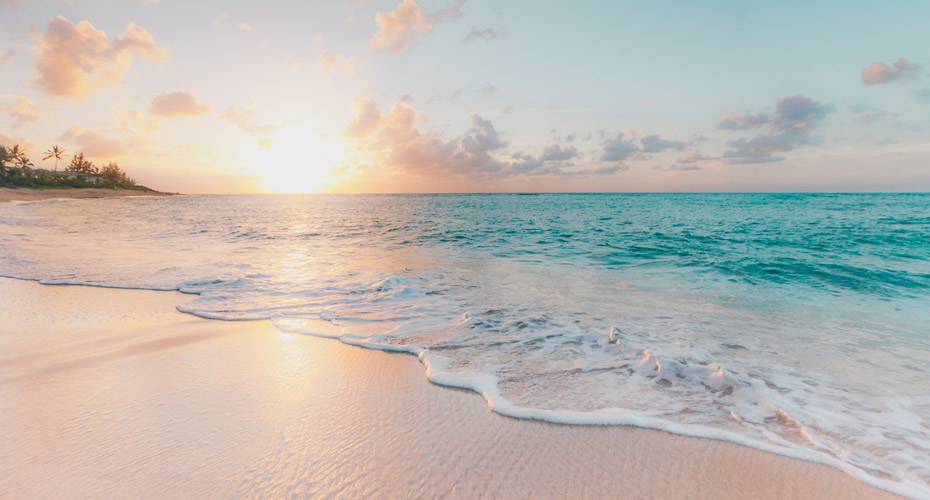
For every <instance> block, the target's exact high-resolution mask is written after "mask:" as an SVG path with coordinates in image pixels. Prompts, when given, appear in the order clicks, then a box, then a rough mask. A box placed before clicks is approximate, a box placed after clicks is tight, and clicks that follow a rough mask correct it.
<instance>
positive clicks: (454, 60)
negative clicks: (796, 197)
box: [0, 0, 930, 192]
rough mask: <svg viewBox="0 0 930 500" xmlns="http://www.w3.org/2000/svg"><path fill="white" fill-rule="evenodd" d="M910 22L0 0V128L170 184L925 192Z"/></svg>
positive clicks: (838, 10)
mask: <svg viewBox="0 0 930 500" xmlns="http://www.w3.org/2000/svg"><path fill="white" fill-rule="evenodd" d="M58 16H61V17H60V18H59V17H58ZM926 19H930V2H922V1H909V2H905V1H898V2H885V3H883V4H881V5H879V4H877V3H873V2H861V3H858V4H857V3H847V2H777V3H776V2H765V3H762V2H756V3H748V2H729V1H715V2H671V1H666V2H594V1H583V2H574V3H572V4H566V3H562V2H560V3H555V2H548V3H541V2H515V1H510V2H502V1H480V0H451V1H445V0H444V1H429V0H422V1H415V0H404V1H403V2H399V1H397V0H391V1H380V0H367V1H366V0H356V1H355V2H303V3H301V5H295V4H294V3H293V2H278V1H274V0H269V1H266V2H262V3H261V4H260V6H256V5H255V4H254V2H244V1H225V2H219V1H216V2H213V1H198V2H180V1H175V0H161V1H157V2H153V1H152V0H149V1H148V3H143V1H142V0H139V1H128V0H127V1H124V2H119V3H114V2H111V1H110V2H104V1H94V0H73V1H72V2H70V3H67V2H62V1H58V0H34V1H33V0H0V144H4V145H11V144H12V143H22V144H23V145H25V146H26V147H27V150H28V151H29V152H30V153H31V157H32V158H33V160H34V161H36V164H37V166H46V167H50V166H51V165H50V163H48V162H41V157H42V155H41V152H42V151H44V150H45V149H48V148H49V147H50V146H51V145H53V144H59V145H62V146H63V147H65V148H66V149H67V150H68V151H69V153H73V152H78V151H83V152H85V153H86V154H87V155H88V156H90V157H91V158H92V159H94V160H95V161H96V162H97V163H98V164H102V163H106V162H108V161H114V160H115V161H119V163H120V165H121V166H122V167H123V168H124V169H126V170H127V171H129V172H130V174H131V175H133V176H135V177H136V178H138V179H139V180H141V181H142V182H144V183H148V184H150V185H152V186H153V187H156V188H161V189H166V190H172V191H182V192H290V191H296V192H305V191H307V192H311V191H321V190H326V191H338V192H410V191H427V192H435V191H440V192H445V191H781V190H790V191H795V190H799V191H823V190H826V191H833V190H840V191H846V190H852V191H863V190H864V191H871V190H907V191H912V190H922V191H925V190H930V139H928V138H930V133H928V131H930V49H928V47H930V43H928V42H930V35H927V31H926V27H925V24H926ZM81 22H86V23H89V24H85V25H84V28H81V26H82V25H81V24H80V23H81ZM130 23H134V24H133V25H131V24H130ZM56 37H58V38H56ZM55 40H58V41H59V42H61V43H58V44H57V45H56V42H55ZM62 40H63V42H62ZM67 47H70V48H67ZM53 63H54V64H53ZM896 63H897V65H896ZM875 64H878V65H877V66H873V65H875ZM42 68H45V69H42ZM869 68H871V69H869ZM867 69H869V70H868V71H866V70H867ZM82 82H83V83H82ZM159 96H161V97H160V98H159ZM156 98H159V99H160V101H158V102H159V103H160V107H159V106H156V105H155V102H156ZM360 110H367V114H364V113H361V112H360ZM724 113H726V114H727V117H729V120H728V121H723V122H722V120H723V114H724ZM363 115H364V116H363ZM352 124H355V126H354V127H352ZM349 130H351V131H352V133H347V132H348V131H349ZM47 163H48V164H47Z"/></svg>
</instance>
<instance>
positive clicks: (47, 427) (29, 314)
mask: <svg viewBox="0 0 930 500" xmlns="http://www.w3.org/2000/svg"><path fill="white" fill-rule="evenodd" d="M188 299H189V297H185V296H184V295H182V294H180V293H172V292H155V291H139V290H117V289H106V288H92V287H82V286H45V285H40V284H38V283H34V282H27V281H20V280H14V279H9V278H0V304H2V306H0V324H2V325H4V330H5V331H4V335H3V336H0V408H3V411H0V429H2V431H3V433H4V435H6V436H10V439H9V442H8V443H7V446H6V451H5V453H3V454H0V466H2V467H3V468H4V469H5V470H6V471H7V473H6V474H5V477H2V478H0V496H8V495H9V496H12V497H40V496H59V497H61V496H64V497H75V498H77V497H86V496H94V497H105V498H119V497H136V496H140V495H144V494H151V493H153V492H157V495H158V496H161V497H171V498H182V497H195V496H196V497H199V496H210V497H230V496H269V497H283V496H298V497H312V496H342V497H355V496H359V497H361V496H369V497H370V496H380V497H396V496H413V497H465V498H471V497H477V496H491V497H499V498H505V497H530V496H539V495H540V493H541V492H542V493H544V494H545V496H551V497H561V498H576V497H589V498H594V497H597V498H606V497H622V496H636V497H642V498H720V497H732V498H863V499H865V498H876V499H878V498H899V497H896V496H894V495H892V494H890V493H887V492H885V491H882V490H878V489H876V488H873V487H871V486H869V485H867V484H865V483H862V482H860V481H858V480H857V479H855V478H854V477H852V476H850V475H848V474H845V473H843V472H841V471H838V470H836V469H833V468H830V467H827V466H825V465H820V464H816V463H811V462H805V461H801V460H796V459H791V458H787V457H783V456H779V455H774V454H771V453H767V452H763V451H759V450H756V449H753V448H748V447H744V446H740V445H737V444H733V443H729V442H724V441H717V440H709V439H703V438H692V437H686V436H679V435H674V434H669V433H666V432H662V431H656V430H649V429H641V428H636V427H623V426H566V425H558V424H551V423H546V422H539V421H531V420H524V419H514V418H508V417H504V416H501V415H498V414H495V413H492V412H491V411H489V410H488V407H487V405H486V404H485V402H484V401H483V399H482V398H481V397H480V396H479V395H477V394H475V393H472V392H470V391H462V390H452V389H448V388H443V387H439V386H436V385H433V384H430V383H429V382H427V380H426V377H425V376H424V373H423V367H422V365H421V364H420V363H419V362H418V361H417V359H416V358H415V357H413V356H409V355H400V354H394V353H387V352H382V351H374V350H368V349H358V348H356V347H353V346H348V345H345V344H342V343H340V342H338V341H336V340H331V339H322V338H317V337H311V336H305V335H299V334H290V333H283V332H281V331H279V330H277V329H275V328H274V327H273V326H272V325H271V324H270V322H268V321H257V322H221V321H211V320H206V319H201V318H197V317H194V316H191V315H187V314H183V313H180V312H178V311H177V310H176V309H175V307H177V305H179V304H181V303H183V302H185V301H186V300H188ZM49 304H54V307H48V305H49Z"/></svg>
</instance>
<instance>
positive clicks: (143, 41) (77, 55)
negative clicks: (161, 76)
mask: <svg viewBox="0 0 930 500" xmlns="http://www.w3.org/2000/svg"><path fill="white" fill-rule="evenodd" d="M37 48H38V50H39V60H38V61H37V62H36V66H35V68H36V72H37V73H38V75H39V76H38V78H36V79H35V80H33V81H32V82H31V85H33V86H36V87H39V88H40V89H41V90H42V91H43V92H44V93H45V94H46V95H48V96H51V97H59V98H63V99H71V100H76V101H79V100H83V99H86V98H88V97H90V96H91V95H92V94H93V93H94V92H96V91H98V90H100V89H101V88H103V87H104V86H106V85H108V84H111V83H116V84H118V83H121V82H122V81H123V78H124V77H125V75H126V72H128V71H129V67H130V65H131V63H132V56H133V54H137V55H140V56H141V57H143V58H146V59H152V60H156V61H157V60H163V59H164V58H165V57H166V55H167V51H166V50H165V49H163V48H161V47H158V46H157V45H156V44H155V40H154V38H152V35H151V34H149V32H148V31H146V30H144V29H142V28H140V27H138V26H136V24H135V23H129V25H128V26H127V27H126V31H124V32H123V34H121V35H119V36H118V37H116V38H114V39H112V40H111V39H109V38H107V35H106V33H104V32H103V31H102V30H99V29H97V28H95V27H94V26H93V25H92V24H90V23H89V22H87V21H81V22H80V23H78V25H77V26H75V25H74V24H71V22H70V21H68V20H67V19H65V18H64V17H62V16H58V17H56V18H55V19H53V20H52V21H51V22H50V23H49V25H48V30H47V31H46V33H45V35H44V36H41V37H40V39H39V42H38V44H37Z"/></svg>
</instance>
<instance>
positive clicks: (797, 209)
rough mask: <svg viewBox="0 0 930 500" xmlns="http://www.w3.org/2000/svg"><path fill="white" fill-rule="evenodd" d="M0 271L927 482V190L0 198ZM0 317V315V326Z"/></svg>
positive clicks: (592, 414)
mask: <svg viewBox="0 0 930 500" xmlns="http://www.w3.org/2000/svg"><path fill="white" fill-rule="evenodd" d="M0 275H3V276H9V277H19V278H28V279H38V280H41V281H43V282H46V283H59V284H64V283H68V284H71V283H78V284H94V285H103V286H112V287H130V288H151V289H163V290H181V291H182V292H186V293H190V294H192V295H191V296H190V300H189V301H188V302H187V303H185V304H184V305H183V306H182V307H181V309H182V310H183V311H184V312H188V313H192V314H196V315H198V316H202V317H206V318H214V319H221V320H238V319H259V318H262V319H264V318H267V319H270V320H272V321H273V322H274V324H275V325H276V326H278V328H280V329H282V330H285V331H289V332H300V333H309V334H317V335H328V336H335V337H339V338H340V339H341V340H342V341H344V342H347V343H352V344H360V345H365V346H368V347H376V348H382V349H390V350H400V351H407V352H411V353H415V354H418V355H419V356H420V359H421V360H422V361H423V362H424V364H425V365H426V368H427V373H428V375H429V376H430V378H431V379H432V380H434V381H436V382H438V383H442V384H446V385H453V386H460V387H468V388H472V389H474V390H476V391H478V392H480V393H482V394H483V395H484V396H485V398H486V399H487V400H488V403H489V405H491V407H492V408H494V409H495V410H496V411H499V412H501V413H505V414H508V415H513V416H518V417H527V418H540V419H546V420H550V421H555V422H568V423H586V424H594V423H621V424H632V425H641V426H645V427H654V428H661V429H666V430H670V431H673V432H678V433H683V434H691V435H699V436H707V437H715V438H722V439H729V440H732V441H736V442H740V443H744V444H748V445H751V446H755V447H758V448H762V449H766V450H770V451H775V452H779V453H783V454H788V455H792V456H797V457H801V458H806V459H809V460H815V461H819V462H823V463H828V464H830V465H833V466H835V467H839V468H841V469H844V470H847V471H850V472H852V473H853V474H855V475H857V476H858V477H860V478H862V479H864V480H866V481H868V482H870V483H872V484H876V485H878V486H882V487H885V488H888V489H891V490H893V491H898V492H901V493H905V494H908V495H909V496H914V497H922V496H926V497H930V196H928V195H908V194H897V195H884V194H876V195H793V194H733V195H662V194H655V195H538V196H521V195H422V196H421V195H385V196H375V195H371V196H322V195H321V196H183V197H170V198H142V199H105V200H88V201H62V202H41V203H30V204H6V205H0ZM0 329H2V328H0Z"/></svg>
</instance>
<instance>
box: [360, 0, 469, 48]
mask: <svg viewBox="0 0 930 500" xmlns="http://www.w3.org/2000/svg"><path fill="white" fill-rule="evenodd" d="M465 1H466V0H457V1H456V2H454V3H453V4H451V5H450V6H448V7H446V8H444V9H442V10H440V11H438V12H436V13H435V14H433V15H431V16H427V15H424V14H423V10H422V9H421V8H420V4H418V3H417V2H416V1H415V0H403V1H402V2H401V3H400V4H398V5H397V7H396V8H395V9H394V10H393V11H391V12H387V13H384V12H379V13H378V14H377V15H375V22H376V23H378V32H377V33H375V36H374V38H372V39H371V46H372V47H374V48H375V49H378V50H382V51H385V52H390V53H391V54H394V55H397V54H399V53H401V52H403V51H404V50H406V49H408V48H410V47H411V46H413V44H414V43H416V38H415V37H414V34H415V33H419V34H425V33H429V32H430V31H432V29H433V26H434V25H435V24H436V23H437V22H439V21H440V20H442V19H443V18H446V17H458V16H460V15H461V14H462V11H461V7H462V5H464V4H465Z"/></svg>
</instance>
